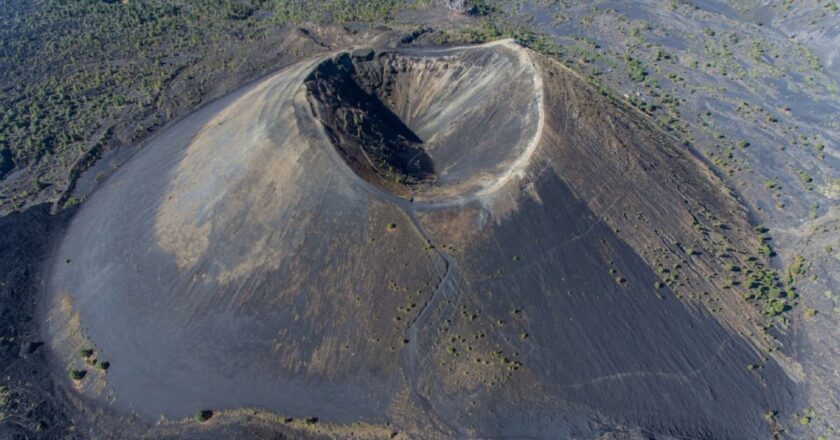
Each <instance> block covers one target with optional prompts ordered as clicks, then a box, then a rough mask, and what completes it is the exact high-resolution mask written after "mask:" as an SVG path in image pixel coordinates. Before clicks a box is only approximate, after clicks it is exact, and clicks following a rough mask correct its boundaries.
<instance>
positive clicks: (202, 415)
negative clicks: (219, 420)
mask: <svg viewBox="0 0 840 440" xmlns="http://www.w3.org/2000/svg"><path fill="white" fill-rule="evenodd" d="M211 417H213V411H210V410H209V409H202V410H199V411H198V412H196V413H195V420H196V421H197V422H199V423H204V422H206V421H208V420H210V418H211Z"/></svg>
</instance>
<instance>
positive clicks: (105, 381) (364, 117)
mask: <svg viewBox="0 0 840 440" xmlns="http://www.w3.org/2000/svg"><path fill="white" fill-rule="evenodd" d="M755 240H756V236H755V234H754V233H753V232H752V227H751V225H750V222H749V219H748V217H747V213H746V210H745V209H744V208H743V207H742V206H741V205H740V204H739V202H738V201H737V200H736V199H735V198H734V197H733V196H732V194H731V193H730V191H729V190H728V189H727V188H726V187H725V185H724V183H723V182H722V181H721V180H720V179H719V178H717V177H716V176H714V175H713V174H712V173H711V172H710V171H709V170H708V169H707V168H705V166H704V165H703V164H702V162H701V161H700V160H698V159H696V158H694V157H692V156H691V155H690V154H689V153H687V152H686V151H685V149H684V148H681V147H680V144H679V142H678V141H677V140H676V139H674V138H672V137H670V135H669V134H667V133H665V132H663V131H661V129H660V128H658V127H656V126H655V125H654V124H652V123H651V122H650V121H649V120H648V119H647V117H646V116H645V115H643V114H642V113H640V112H638V111H636V110H634V109H631V108H629V107H627V106H625V105H623V104H621V103H618V102H616V101H613V100H611V99H610V98H608V97H606V96H603V95H602V94H601V93H599V91H598V90H597V89H596V88H595V87H593V86H591V85H590V84H588V83H587V82H586V81H585V80H584V79H581V78H580V77H578V76H577V75H576V74H574V73H573V72H571V71H569V70H568V69H566V68H564V67H562V66H561V65H559V64H557V63H555V62H554V61H551V60H549V59H546V58H544V57H542V56H540V55H538V54H536V53H534V52H531V51H530V50H527V49H524V48H522V47H520V46H518V45H517V44H515V43H513V42H512V41H510V40H503V41H499V42H494V43H490V44H485V45H480V46H469V47H456V48H427V49H416V48H415V49H379V48H376V49H371V50H355V51H350V52H344V51H338V52H336V53H331V54H327V55H322V56H316V57H313V58H310V59H307V60H305V61H302V62H300V63H298V64H295V65H293V66H291V67H289V68H287V69H284V70H282V71H280V72H278V73H277V74H275V75H272V76H270V77H268V78H266V79H264V80H262V81H260V82H258V83H256V84H254V85H252V86H249V87H247V88H246V89H243V90H241V91H239V92H237V93H235V94H233V95H230V96H228V97H226V98H223V99H221V100H219V101H216V102H215V103H213V104H212V105H210V106H208V107H205V108H204V109H202V110H200V111H198V112H197V113H195V114H193V115H192V116H190V117H188V118H186V119H184V120H183V121H181V122H180V123H178V124H176V125H174V126H172V127H171V128H170V129H168V130H166V131H165V132H163V133H162V134H160V135H159V136H157V137H156V138H154V139H153V140H152V141H151V142H150V143H149V144H148V146H146V147H145V148H144V149H143V150H142V151H140V152H139V153H138V154H137V155H136V156H135V157H133V158H132V159H131V160H130V161H129V162H128V163H126V165H125V166H124V167H122V168H121V169H120V170H118V171H116V172H115V173H114V174H113V176H111V177H109V178H108V179H107V180H106V181H105V182H104V183H103V185H102V186H101V187H100V189H98V190H97V191H96V192H95V193H93V194H92V195H91V196H90V197H89V199H88V200H87V201H86V202H85V203H84V204H83V206H82V207H81V208H80V210H79V212H78V214H76V215H75V216H74V218H73V220H72V222H71V223H70V225H69V226H68V229H67V232H66V234H65V235H64V237H63V238H62V240H61V242H60V244H59V245H58V246H57V249H56V251H55V253H54V256H53V260H52V262H51V264H50V266H49V270H48V281H47V283H46V290H47V294H48V299H47V301H48V304H47V307H46V308H47V310H45V316H44V320H45V322H44V327H45V331H46V334H47V335H48V341H47V342H48V345H49V348H50V349H51V351H52V353H53V355H54V357H55V361H56V363H57V364H58V365H60V366H61V367H62V369H65V368H66V369H68V370H75V371H84V372H85V373H84V377H83V378H81V380H78V381H77V383H76V385H77V386H78V390H79V392H80V393H81V394H83V395H84V396H87V397H89V398H91V399H92V400H93V401H96V402H99V404H100V405H102V406H103V407H104V408H108V410H114V411H117V412H122V413H125V412H135V413H136V414H137V416H138V417H139V418H140V419H141V420H147V421H154V420H156V419H158V418H159V417H160V416H161V415H163V416H165V417H168V418H181V417H184V416H188V415H191V414H194V413H195V412H196V411H197V410H200V409H204V408H210V409H213V410H230V409H235V408H241V407H258V408H263V409H266V410H268V411H272V412H277V413H282V414H288V415H291V416H294V417H296V418H300V417H312V416H317V417H318V418H320V419H321V420H324V421H329V422H334V423H351V422H355V421H359V420H362V421H365V422H368V423H371V424H375V425H379V426H389V427H391V428H390V429H393V430H394V431H395V432H397V433H401V434H403V435H407V436H409V437H421V438H452V437H482V438H484V437H501V436H513V437H544V438H567V437H597V436H599V435H607V434H610V433H615V432H622V433H628V434H636V435H642V434H644V433H647V434H649V435H653V436H656V437H665V438H667V437H674V438H766V437H768V436H770V433H771V432H772V431H773V430H774V429H776V428H777V426H775V417H776V415H779V417H786V416H788V415H789V414H790V411H791V410H792V408H793V406H794V405H795V404H796V399H797V398H798V386H797V385H796V383H795V382H794V379H798V377H797V371H796V368H795V364H793V363H792V362H790V361H789V359H788V358H787V356H786V355H785V354H782V353H780V352H778V350H775V349H776V347H777V344H778V341H777V340H775V339H774V338H773V337H772V336H771V335H769V334H767V333H765V332H763V331H762V329H763V327H764V325H765V321H764V316H763V315H762V313H761V312H762V311H761V309H760V308H759V306H758V304H756V303H755V301H752V302H751V300H749V298H750V297H749V296H748V295H746V294H745V293H748V292H745V291H746V290H747V284H748V283H747V282H746V279H745V277H746V274H745V272H752V271H753V270H757V269H758V267H757V265H758V264H759V263H758V262H757V260H756V258H755V257H754V256H753V255H752V254H751V249H752V247H753V246H754V244H755ZM735 268H737V270H735ZM733 272H734V274H733ZM762 349H765V350H766V349H769V350H770V351H771V352H772V353H774V356H773V357H770V356H765V355H764V352H763V351H762ZM80 350H92V353H88V352H81V354H80ZM92 357H95V358H96V359H97V361H98V362H108V364H107V366H106V367H105V368H95V367H91V365H89V364H88V363H87V362H86V359H90V358H92ZM98 365H101V364H98ZM77 378H78V374H77ZM67 380H68V381H69V380H70V379H67ZM768 414H770V416H768Z"/></svg>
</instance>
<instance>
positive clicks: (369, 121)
mask: <svg viewBox="0 0 840 440" xmlns="http://www.w3.org/2000/svg"><path fill="white" fill-rule="evenodd" d="M306 86H307V90H308V92H309V94H310V95H309V96H310V102H311V103H312V106H313V108H314V110H315V112H316V114H317V115H318V118H319V119H320V120H321V122H322V123H323V124H324V127H325V129H326V132H327V133H328V134H329V135H330V137H331V139H332V141H333V144H334V145H335V147H336V149H337V150H338V151H339V153H340V154H341V156H342V157H343V159H344V160H345V161H346V163H347V164H348V165H349V166H350V167H351V168H352V169H353V170H354V171H355V172H356V173H357V174H359V176H361V177H362V178H363V179H365V180H367V181H369V182H371V183H374V184H376V185H378V186H380V187H382V188H384V189H386V190H388V191H391V192H393V193H395V194H398V195H401V196H409V195H410V196H414V197H416V198H418V199H420V200H442V199H453V198H459V199H467V198H470V197H472V196H474V195H476V194H478V193H481V192H482V191H484V192H486V191H487V189H488V188H490V187H492V186H493V185H494V184H496V183H498V181H499V180H500V179H504V178H506V177H507V176H508V175H509V173H510V170H511V168H512V167H515V166H516V162H517V160H518V159H520V158H522V157H523V156H527V155H528V154H530V153H531V152H532V147H533V146H534V145H535V141H536V139H537V138H538V136H539V123H540V117H541V116H540V104H541V102H540V100H541V96H542V95H541V90H540V82H539V78H538V77H537V75H536V73H535V71H534V68H533V65H532V64H531V61H530V60H529V59H528V58H527V57H526V56H524V55H523V53H522V52H520V51H515V50H510V49H509V48H507V47H505V46H498V47H486V48H476V49H473V50H468V51H452V52H448V53H447V52H445V51H444V52H443V53H441V52H423V51H404V52H395V51H385V52H373V51H357V52H353V53H344V54H341V55H338V56H336V57H334V58H332V59H330V60H327V61H325V62H324V63H322V64H321V65H319V66H318V67H317V68H316V69H315V70H314V71H313V73H312V74H311V75H310V76H309V77H308V78H307V80H306Z"/></svg>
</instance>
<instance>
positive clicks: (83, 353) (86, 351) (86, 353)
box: [79, 348, 93, 359]
mask: <svg viewBox="0 0 840 440" xmlns="http://www.w3.org/2000/svg"><path fill="white" fill-rule="evenodd" d="M79 356H81V357H83V358H85V359H87V358H89V357H91V356H93V350H91V349H90V348H83V349H81V350H79Z"/></svg>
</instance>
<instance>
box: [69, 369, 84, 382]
mask: <svg viewBox="0 0 840 440" xmlns="http://www.w3.org/2000/svg"><path fill="white" fill-rule="evenodd" d="M85 376H87V371H85V370H70V379H73V380H82V379H84V378H85Z"/></svg>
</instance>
